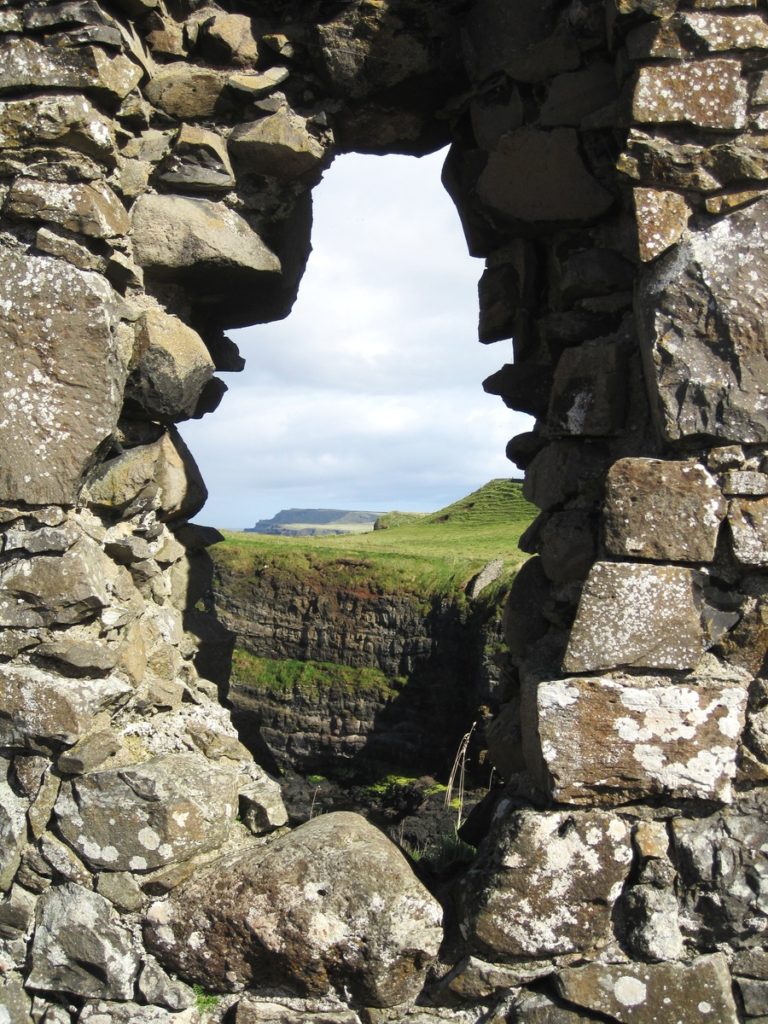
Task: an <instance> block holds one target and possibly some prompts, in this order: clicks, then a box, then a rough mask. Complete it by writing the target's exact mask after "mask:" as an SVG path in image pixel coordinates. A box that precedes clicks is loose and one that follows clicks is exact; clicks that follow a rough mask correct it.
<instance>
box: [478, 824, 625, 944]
mask: <svg viewBox="0 0 768 1024" xmlns="http://www.w3.org/2000/svg"><path fill="white" fill-rule="evenodd" d="M631 860H632V853H631V849H630V840H629V829H628V827H627V825H626V824H625V823H624V822H623V821H622V820H621V819H620V818H618V817H615V816H614V815H611V814H607V813H603V812H600V811H589V812H581V811H575V812H568V811H561V812H550V813H544V812H541V813H539V812H536V811H528V810H518V811H512V812H511V813H509V814H507V815H506V816H505V817H504V818H503V820H500V821H499V823H498V824H497V825H495V826H494V828H493V829H492V830H491V832H490V834H489V836H488V838H487V839H485V840H484V842H483V844H482V846H481V848H480V852H479V854H478V857H477V860H476V861H475V862H474V863H473V865H472V867H471V868H470V869H469V872H468V874H467V876H466V879H465V881H464V882H463V883H462V888H461V891H460V906H461V909H460V922H461V929H462V933H463V934H464V936H465V938H467V939H468V940H469V942H470V943H471V945H472V947H473V948H475V949H478V950H480V951H481V952H488V951H489V952H492V953H495V954H504V955H510V956H517V957H546V956H553V955H556V954H561V953H571V952H587V951H589V950H596V949H599V948H600V947H601V946H603V945H605V944H606V943H607V942H608V941H609V939H610V935H611V912H612V909H613V905H614V903H615V901H616V900H617V899H618V897H619V894H620V892H621V888H622V885H623V882H624V879H625V877H626V875H627V873H628V871H629V865H630V862H631Z"/></svg>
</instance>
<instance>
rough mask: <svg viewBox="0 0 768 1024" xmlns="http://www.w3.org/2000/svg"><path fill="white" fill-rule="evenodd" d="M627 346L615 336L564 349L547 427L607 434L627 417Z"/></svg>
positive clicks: (554, 430) (616, 430) (572, 432)
mask: <svg viewBox="0 0 768 1024" xmlns="http://www.w3.org/2000/svg"><path fill="white" fill-rule="evenodd" d="M627 363H628V354H627V348H626V346H625V345H623V344H622V343H621V341H620V340H618V339H614V338H607V339H600V340H599V341H587V342H585V343H584V344H583V345H578V346H576V347H575V348H569V349H566V350H565V352H563V354H562V356H561V357H560V359H559V360H558V363H557V367H556V368H555V374H554V379H553V381H552V392H551V394H550V399H549V411H548V414H547V428H548V430H549V431H550V432H551V433H552V434H553V435H558V434H565V435H577V436H581V437H610V436H612V435H615V434H618V433H619V432H620V431H621V429H622V427H623V425H624V420H625V417H626V397H627Z"/></svg>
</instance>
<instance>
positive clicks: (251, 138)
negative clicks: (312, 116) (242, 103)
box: [229, 108, 324, 180]
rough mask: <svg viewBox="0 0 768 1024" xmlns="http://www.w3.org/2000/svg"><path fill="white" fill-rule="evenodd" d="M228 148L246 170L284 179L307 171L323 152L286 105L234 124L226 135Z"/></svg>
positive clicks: (303, 122)
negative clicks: (267, 113)
mask: <svg viewBox="0 0 768 1024" xmlns="http://www.w3.org/2000/svg"><path fill="white" fill-rule="evenodd" d="M229 148H230V150H231V152H232V155H233V156H234V157H235V158H236V159H237V161H238V164H239V166H241V167H242V168H243V169H244V170H246V171H247V172H249V173H251V174H266V175H269V176H271V177H275V178H280V179H285V180H292V179H294V178H301V177H303V176H304V175H305V174H311V173H312V172H313V171H315V170H317V169H318V168H319V165H320V163H321V161H322V159H323V154H324V149H323V146H322V145H321V144H320V142H318V140H317V139H316V138H315V137H314V136H313V135H312V134H311V133H310V132H309V130H308V129H307V122H306V120H305V119H304V118H303V117H299V115H298V114H294V113H293V112H292V111H290V110H288V108H285V109H283V110H279V111H278V112H277V113H275V114H272V115H271V116H270V117H263V118H261V120H259V121H251V122H249V123H247V124H241V125H238V126H237V127H236V128H235V129H234V131H233V132H232V134H231V135H230V137H229Z"/></svg>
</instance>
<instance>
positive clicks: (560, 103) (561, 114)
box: [539, 61, 617, 128]
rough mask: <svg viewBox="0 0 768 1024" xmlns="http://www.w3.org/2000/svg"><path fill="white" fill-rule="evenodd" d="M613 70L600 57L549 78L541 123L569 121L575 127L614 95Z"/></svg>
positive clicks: (607, 102) (553, 124)
mask: <svg viewBox="0 0 768 1024" xmlns="http://www.w3.org/2000/svg"><path fill="white" fill-rule="evenodd" d="M616 93H617V85H616V72H615V70H614V68H613V67H612V66H611V65H610V64H609V63H608V62H605V63H603V62H602V61H599V62H596V63H594V64H590V65H589V66H588V67H585V68H581V69H579V70H578V71H572V72H569V73H567V74H564V75H558V76H557V77H556V78H554V79H553V80H552V83H551V85H550V87H549V92H548V93H547V98H546V100H545V101H544V103H543V104H542V106H541V114H540V116H539V122H540V124H542V125H544V127H546V128H553V127H556V126H559V125H572V126H573V127H574V128H578V127H579V125H580V124H581V123H582V121H583V120H584V119H585V118H587V117H588V116H589V115H590V114H593V113H594V112H595V111H598V110H600V109H601V108H602V107H605V106H608V104H610V103H612V102H613V101H614V100H615V99H616Z"/></svg>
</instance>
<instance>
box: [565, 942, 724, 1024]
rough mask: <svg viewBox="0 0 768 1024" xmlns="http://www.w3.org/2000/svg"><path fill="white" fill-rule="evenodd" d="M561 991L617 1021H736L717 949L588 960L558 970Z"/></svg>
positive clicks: (633, 1023) (576, 1002) (578, 1003)
mask: <svg viewBox="0 0 768 1024" xmlns="http://www.w3.org/2000/svg"><path fill="white" fill-rule="evenodd" d="M557 988H558V991H559V993H560V995H561V996H562V997H563V998H564V999H567V1000H568V1002H569V1003H572V1004H574V1005H576V1006H580V1007H583V1008H584V1009H585V1010H588V1011H591V1012H592V1013H599V1014H602V1015H604V1016H605V1017H606V1018H609V1019H610V1020H615V1021H619V1022H621V1024H657V1022H658V1021H662V1020H680V1021H691V1022H693V1021H711V1022H712V1024H715V1021H716V1022H717V1024H737V1021H738V1020H739V1014H738V1011H737V1009H736V1004H735V1003H734V1001H733V994H732V992H731V975H730V972H729V970H728V961H727V960H726V958H725V956H724V955H723V954H722V953H714V954H712V955H711V956H702V957H699V958H698V959H695V960H692V961H691V962H689V963H669V964H642V965H640V964H633V963H627V964H588V965H587V966H586V967H573V968H568V969H566V970H564V971H561V972H560V974H559V975H558V977H557Z"/></svg>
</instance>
